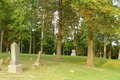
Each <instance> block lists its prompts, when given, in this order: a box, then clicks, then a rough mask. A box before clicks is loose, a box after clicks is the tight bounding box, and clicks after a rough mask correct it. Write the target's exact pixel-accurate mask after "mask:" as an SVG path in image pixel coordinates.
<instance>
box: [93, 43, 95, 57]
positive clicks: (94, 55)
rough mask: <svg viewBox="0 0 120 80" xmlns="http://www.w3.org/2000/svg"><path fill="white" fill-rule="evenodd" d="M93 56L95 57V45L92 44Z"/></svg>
mask: <svg viewBox="0 0 120 80" xmlns="http://www.w3.org/2000/svg"><path fill="white" fill-rule="evenodd" d="M93 56H94V57H95V44H93Z"/></svg>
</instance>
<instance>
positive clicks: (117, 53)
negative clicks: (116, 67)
mask: <svg viewBox="0 0 120 80" xmlns="http://www.w3.org/2000/svg"><path fill="white" fill-rule="evenodd" d="M117 58H118V38H117V47H116V59H117Z"/></svg>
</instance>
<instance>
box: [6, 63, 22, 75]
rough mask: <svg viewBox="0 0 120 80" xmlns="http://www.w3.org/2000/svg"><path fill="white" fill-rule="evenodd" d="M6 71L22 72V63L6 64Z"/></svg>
mask: <svg viewBox="0 0 120 80" xmlns="http://www.w3.org/2000/svg"><path fill="white" fill-rule="evenodd" d="M8 71H9V72H10V73H22V72H23V69H22V64H18V65H8Z"/></svg>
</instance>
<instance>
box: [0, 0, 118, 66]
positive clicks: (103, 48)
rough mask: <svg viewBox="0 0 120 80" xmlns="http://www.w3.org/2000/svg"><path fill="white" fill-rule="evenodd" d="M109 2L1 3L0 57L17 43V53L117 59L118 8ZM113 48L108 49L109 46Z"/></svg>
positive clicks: (50, 0) (13, 0) (21, 0)
mask: <svg viewBox="0 0 120 80" xmlns="http://www.w3.org/2000/svg"><path fill="white" fill-rule="evenodd" d="M113 4H114V1H112V0H103V1H101V0H97V1H96V0H11V1H10V0H1V1H0V33H1V35H0V53H2V52H6V53H8V51H9V50H10V45H11V44H12V43H13V42H17V43H18V45H19V48H20V53H29V54H36V53H37V52H38V51H39V50H43V54H53V53H56V58H57V59H61V58H62V57H61V55H70V54H71V50H72V49H76V53H77V55H79V56H88V58H87V65H88V66H94V63H93V56H97V57H100V58H102V57H103V58H109V59H111V58H112V59H117V58H119V53H120V52H119V51H120V47H119V37H120V36H119V30H120V29H119V22H120V20H119V18H120V8H119V5H113ZM113 42H114V43H116V45H112V43H113Z"/></svg>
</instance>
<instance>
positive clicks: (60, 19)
mask: <svg viewBox="0 0 120 80" xmlns="http://www.w3.org/2000/svg"><path fill="white" fill-rule="evenodd" d="M59 6H60V9H59V28H58V34H57V56H56V58H57V59H61V43H62V34H61V31H62V10H61V8H62V0H59Z"/></svg>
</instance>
